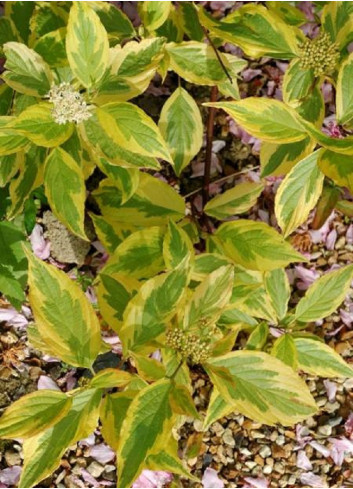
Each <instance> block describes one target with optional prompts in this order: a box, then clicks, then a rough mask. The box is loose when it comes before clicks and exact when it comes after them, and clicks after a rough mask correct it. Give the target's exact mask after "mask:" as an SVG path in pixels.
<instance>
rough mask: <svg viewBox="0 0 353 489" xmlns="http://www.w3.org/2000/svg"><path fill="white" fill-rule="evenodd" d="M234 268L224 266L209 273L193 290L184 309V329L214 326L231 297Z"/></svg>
mask: <svg viewBox="0 0 353 489" xmlns="http://www.w3.org/2000/svg"><path fill="white" fill-rule="evenodd" d="M233 280H234V267H233V266H232V265H225V266H223V267H220V268H218V269H217V270H215V271H214V272H211V273H210V274H209V275H208V276H207V277H206V278H205V279H204V280H203V281H202V282H201V283H200V284H199V285H198V286H197V287H196V289H195V291H194V293H193V295H192V296H191V298H190V300H189V301H188V303H187V305H186V308H185V315H184V321H183V326H184V329H186V330H190V329H192V328H195V327H196V328H201V329H203V328H206V327H207V326H209V325H210V324H214V323H215V322H216V321H217V319H218V318H219V317H220V315H221V314H222V312H223V310H224V309H225V307H226V306H227V305H228V302H229V300H230V297H231V293H232V288H233Z"/></svg>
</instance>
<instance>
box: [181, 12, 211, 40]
mask: <svg viewBox="0 0 353 489" xmlns="http://www.w3.org/2000/svg"><path fill="white" fill-rule="evenodd" d="M177 14H178V15H179V19H180V24H181V25H182V28H183V31H184V32H185V34H186V35H187V36H188V38H189V39H191V40H192V41H202V40H203V38H204V37H205V33H204V31H203V29H202V26H201V23H200V20H199V16H198V12H197V7H196V5H195V4H194V3H193V2H180V3H179V4H178V9H177Z"/></svg>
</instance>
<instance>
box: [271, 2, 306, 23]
mask: <svg viewBox="0 0 353 489" xmlns="http://www.w3.org/2000/svg"><path fill="white" fill-rule="evenodd" d="M266 7H267V8H269V9H270V10H273V11H274V12H276V14H277V15H279V16H280V17H281V18H282V19H283V20H284V21H285V22H287V23H288V24H290V25H297V26H301V25H303V24H306V23H307V18H306V15H305V14H304V12H302V11H301V10H299V9H298V8H296V7H294V6H293V5H291V4H290V3H289V2H276V1H275V2H266Z"/></svg>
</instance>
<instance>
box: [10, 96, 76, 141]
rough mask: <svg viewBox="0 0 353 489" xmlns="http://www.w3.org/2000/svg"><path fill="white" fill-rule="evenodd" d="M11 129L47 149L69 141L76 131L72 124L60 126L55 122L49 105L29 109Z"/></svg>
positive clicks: (38, 105)
mask: <svg viewBox="0 0 353 489" xmlns="http://www.w3.org/2000/svg"><path fill="white" fill-rule="evenodd" d="M11 127H13V128H14V129H16V131H18V133H19V134H22V135H23V136H25V137H27V138H28V139H29V140H30V141H32V142H33V143H34V144H37V145H38V146H44V147H45V148H52V147H54V146H60V144H62V143H64V142H65V141H66V140H67V139H69V137H70V136H71V134H72V132H73V130H74V125H73V124H72V123H68V122H67V123H66V124H58V123H56V122H55V121H54V119H53V116H52V107H51V104H49V103H41V104H34V105H31V106H29V107H27V108H26V109H25V110H24V111H23V112H21V114H20V115H19V116H18V117H16V119H15V120H14V121H13V122H12V123H11Z"/></svg>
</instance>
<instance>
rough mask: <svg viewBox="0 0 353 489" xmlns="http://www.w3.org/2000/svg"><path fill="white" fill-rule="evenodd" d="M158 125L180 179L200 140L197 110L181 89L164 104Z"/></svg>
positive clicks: (200, 128) (189, 97) (198, 112)
mask: <svg viewBox="0 0 353 489" xmlns="http://www.w3.org/2000/svg"><path fill="white" fill-rule="evenodd" d="M158 125H159V129H160V131H161V134H162V136H163V137H164V139H165V140H166V143H167V145H168V148H169V151H170V154H171V157H172V159H173V161H174V169H175V173H176V174H177V175H178V176H179V175H180V173H181V172H182V171H183V169H184V168H185V167H186V166H187V165H188V164H189V163H190V161H191V160H192V159H193V158H194V156H196V155H197V153H198V152H199V151H200V149H201V146H202V140H203V125H202V119H201V114H200V109H199V108H198V106H197V104H196V102H195V100H194V99H193V98H192V97H191V96H190V95H189V94H188V92H187V91H186V90H184V88H182V87H178V88H177V89H176V90H175V91H174V92H173V93H172V95H171V96H170V97H169V98H168V100H167V101H166V103H165V104H164V105H163V108H162V111H161V115H160V119H159V123H158Z"/></svg>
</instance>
